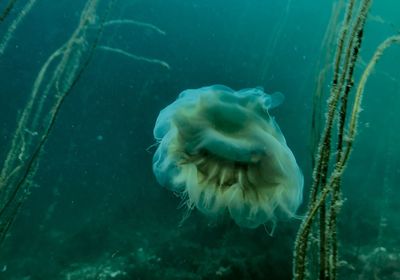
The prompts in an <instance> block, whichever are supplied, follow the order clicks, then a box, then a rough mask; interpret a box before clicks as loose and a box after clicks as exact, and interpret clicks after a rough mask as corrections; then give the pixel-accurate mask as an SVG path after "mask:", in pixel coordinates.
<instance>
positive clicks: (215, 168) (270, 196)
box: [153, 85, 303, 228]
mask: <svg viewBox="0 0 400 280" xmlns="http://www.w3.org/2000/svg"><path fill="white" fill-rule="evenodd" d="M282 101H283V95H282V94H281V93H275V94H272V95H269V94H267V93H265V92H264V91H263V90H262V89H261V88H249V89H243V90H240V91H234V90H232V89H231V88H228V87H226V86H222V85H213V86H209V87H203V88H199V89H189V90H185V91H183V92H182V93H181V94H180V95H179V97H178V98H177V100H176V101H175V102H173V103H172V104H170V105H168V106H167V107H166V108H164V109H163V110H162V111H161V112H160V114H159V116H158V118H157V121H156V124H155V128H154V137H155V139H156V140H157V142H158V143H159V145H158V147H157V150H156V152H155V154H154V158H153V171H154V174H155V176H156V179H157V181H158V182H159V183H160V184H161V185H163V186H165V187H167V188H168V189H170V190H172V191H174V192H176V193H178V194H180V195H181V197H182V198H183V199H185V202H186V203H187V205H188V207H190V208H193V207H196V208H197V209H199V210H200V211H201V212H203V213H205V214H207V215H212V216H216V215H220V214H223V213H225V212H229V214H230V216H231V217H232V219H233V220H234V221H235V222H236V223H237V224H238V225H239V226H242V227H248V228H255V227H257V226H259V225H261V224H265V223H266V222H269V221H272V222H275V221H276V220H277V219H278V218H281V217H293V216H295V212H296V210H297V208H298V207H299V205H300V203H301V200H302V189H303V175H302V173H301V171H300V168H299V167H298V165H297V163H296V160H295V157H294V156H293V153H292V152H291V150H290V149H289V147H288V146H287V144H286V140H285V137H284V136H283V134H282V132H281V130H280V129H279V126H278V125H277V124H276V122H275V120H274V118H273V117H271V116H270V114H269V111H268V110H269V109H271V108H273V107H277V106H279V104H280V103H282Z"/></svg>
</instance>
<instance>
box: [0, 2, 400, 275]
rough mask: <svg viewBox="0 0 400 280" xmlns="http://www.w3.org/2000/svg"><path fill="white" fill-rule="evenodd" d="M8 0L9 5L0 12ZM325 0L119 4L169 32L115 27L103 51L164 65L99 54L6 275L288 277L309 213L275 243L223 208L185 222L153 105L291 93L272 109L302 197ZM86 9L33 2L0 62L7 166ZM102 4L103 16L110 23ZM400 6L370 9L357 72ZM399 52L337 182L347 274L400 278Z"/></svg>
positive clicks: (12, 240)
mask: <svg viewBox="0 0 400 280" xmlns="http://www.w3.org/2000/svg"><path fill="white" fill-rule="evenodd" d="M7 2H8V1H4V0H3V1H0V11H3V10H4V8H5V7H6V4H7ZM25 2H26V1H24V0H17V1H16V2H15V7H14V8H13V10H12V11H11V12H10V15H9V16H8V17H7V18H6V19H5V20H4V21H3V22H0V38H1V37H2V36H4V34H6V32H7V28H8V26H9V25H10V24H11V22H12V20H13V19H14V18H15V17H16V16H17V14H18V10H19V9H21V8H22V7H23V5H24V4H25ZM327 2H328V1H310V0H308V1H299V0H282V1H281V0H249V1H239V0H234V1H223V0H214V1H212V0H189V1H183V0H137V1H131V0H117V1H116V3H115V5H114V7H113V8H112V10H111V11H110V15H109V19H129V20H135V21H141V22H146V23H151V24H153V25H155V26H157V27H158V28H160V29H161V30H163V31H165V34H164V35H163V34H161V33H158V32H157V31H155V30H154V29H151V28H145V27H143V26H132V25H129V24H127V25H110V26H108V27H106V28H104V31H103V34H102V35H101V38H100V41H99V46H108V47H113V48H118V49H122V50H124V51H126V52H129V53H131V54H135V55H137V56H145V57H149V58H154V59H158V60H162V61H165V62H167V63H168V65H169V66H170V68H169V69H167V68H166V67H163V66H162V65H160V64H157V63H148V62H146V61H143V60H142V61H140V60H134V59H130V58H128V57H126V56H124V55H121V54H118V53H111V52H108V51H106V50H104V49H100V48H99V49H97V50H95V51H94V53H93V57H92V60H91V61H90V63H89V65H88V66H87V68H86V69H85V71H84V72H83V74H82V76H81V77H80V79H79V81H78V83H77V84H76V85H75V86H74V88H73V90H72V91H71V93H70V95H69V96H68V97H67V99H66V100H65V102H64V104H63V106H62V108H61V111H60V114H59V115H58V118H57V121H56V124H55V127H54V129H53V130H52V132H51V134H50V136H49V138H48V141H47V143H46V145H45V147H44V152H43V154H42V156H41V159H40V163H39V166H38V170H37V174H36V176H35V177H34V179H33V181H34V184H33V186H32V187H31V188H30V194H29V197H28V198H27V200H26V201H25V203H24V205H23V207H22V208H21V210H20V212H19V214H18V216H17V219H16V220H15V222H14V224H13V226H12V228H11V230H10V232H9V234H8V235H7V236H6V239H5V240H4V242H3V244H2V246H1V247H0V279H10V280H14V279H15V280H16V279H18V280H22V279H24V280H39V279H46V280H47V279H69V280H74V279H117V280H122V279H291V277H292V255H293V244H294V240H295V237H296V232H297V229H298V227H299V225H300V220H299V219H291V220H284V221H279V222H278V224H277V227H276V229H275V231H274V233H273V235H272V236H270V234H269V233H270V230H271V228H272V225H270V224H266V225H265V227H262V226H261V227H259V228H257V229H243V228H239V227H238V226H237V225H236V224H235V223H234V222H233V221H231V219H230V218H229V217H225V216H224V217H220V218H218V219H210V218H208V217H206V216H204V215H203V214H201V213H199V212H197V211H196V210H193V211H192V212H191V213H190V216H189V217H186V215H187V210H186V209H185V207H184V206H182V205H181V199H180V198H179V197H178V196H176V195H174V194H173V193H171V192H170V191H168V190H167V189H165V188H163V187H161V186H159V185H158V183H157V182H156V179H155V178H154V175H153V172H152V157H153V154H154V151H155V148H154V146H153V144H154V143H155V140H154V138H153V128H154V124H155V120H156V118H157V115H158V114H159V111H160V110H161V109H162V108H164V107H165V106H166V105H168V104H170V103H171V102H172V101H174V100H175V99H176V97H177V96H178V94H179V93H180V92H181V91H183V90H185V89H188V88H199V87H202V86H208V85H212V84H224V85H227V86H230V87H231V88H233V89H236V90H239V89H242V88H248V87H257V86H260V87H263V88H264V90H265V91H266V92H268V93H273V92H277V91H279V92H282V93H283V94H284V96H285V100H284V103H283V104H282V105H281V106H280V107H279V108H276V109H274V110H273V115H274V116H275V119H276V121H277V123H279V126H280V128H281V130H282V132H283V134H284V135H285V138H286V141H287V143H288V146H289V147H290V148H291V150H292V151H293V154H294V155H295V157H296V160H297V162H298V164H299V166H300V168H301V169H302V172H303V174H304V179H305V184H304V200H305V201H307V199H308V196H309V190H310V184H311V173H312V170H311V150H312V147H311V118H312V116H311V115H312V108H313V103H312V100H313V93H314V91H315V88H316V80H317V76H318V73H319V71H320V70H321V68H322V67H323V66H325V65H324V58H325V56H326V55H327V54H329V53H333V52H334V48H335V46H333V47H332V48H331V49H328V48H322V47H321V46H322V43H323V39H324V35H325V32H326V29H327V25H328V21H329V18H330V15H331V11H332V3H331V2H329V3H327ZM339 2H340V1H334V2H333V3H339ZM85 3H86V1H85V0H72V1H71V0H69V1H68V0H58V1H52V0H38V1H37V3H36V5H35V6H34V7H33V8H32V10H31V12H30V13H29V14H28V15H27V16H26V18H25V19H24V20H23V21H22V22H21V24H20V25H19V26H18V28H17V29H16V30H15V33H14V34H13V36H12V38H11V40H10V42H9V45H8V47H7V49H6V50H5V52H4V54H2V55H0V160H1V162H2V163H3V160H4V159H5V157H6V155H7V152H8V149H9V147H10V143H11V141H12V137H13V135H14V131H15V129H16V120H17V119H18V117H19V116H20V114H21V111H22V110H23V108H24V106H25V105H26V103H27V102H28V100H29V94H30V92H31V90H32V85H33V83H34V81H35V78H36V76H37V75H38V73H39V70H40V68H41V67H42V65H43V63H44V62H45V61H46V59H47V58H48V57H49V56H50V55H51V54H52V53H53V52H54V51H55V50H56V49H57V48H59V47H60V46H61V45H62V44H63V43H64V42H65V41H66V40H67V39H68V38H69V37H70V36H71V33H72V32H73V31H74V29H75V28H76V26H77V24H78V21H79V16H80V13H81V10H82V8H83V7H84V5H85ZM106 3H107V0H102V3H101V5H100V6H99V16H98V17H97V18H94V19H93V21H95V22H96V21H100V20H101V15H102V14H103V13H104V11H105V10H106V7H105V5H106ZM399 10H400V2H398V1H397V0H386V1H375V2H374V3H373V5H372V8H371V12H370V15H369V17H368V20H367V24H366V28H365V34H364V41H363V47H362V49H361V59H360V60H359V61H358V63H357V66H356V74H355V78H356V81H357V79H358V78H359V77H360V75H361V73H362V70H363V69H364V68H365V66H366V63H368V61H369V59H370V58H371V56H372V54H373V52H374V50H375V49H376V47H377V46H378V45H379V44H380V43H381V42H382V41H383V40H384V39H385V38H387V37H388V36H390V35H393V34H396V33H398V32H399V31H400V17H399V16H398V11H399ZM341 17H342V15H341ZM341 17H340V19H341ZM339 22H340V20H339ZM339 25H340V24H339ZM339 29H340V28H339V26H337V27H336V28H335V29H334V30H335V31H334V33H336V34H338V33H339ZM88 36H89V39H93V37H94V36H95V34H91V33H90V34H89V35H88ZM399 61H400V47H399V46H398V45H397V46H393V47H392V48H390V49H389V50H388V51H387V52H386V53H385V54H384V56H383V57H382V59H381V60H380V61H379V63H378V65H377V67H376V69H375V70H374V72H373V74H372V75H371V77H370V79H369V81H368V83H367V86H366V90H365V95H364V100H363V105H362V108H363V112H362V113H361V116H360V125H359V129H358V134H357V139H356V142H355V146H354V151H353V153H352V155H351V159H350V162H349V165H348V168H347V170H346V173H345V176H344V179H343V197H344V204H343V206H342V211H341V213H340V217H339V222H338V223H339V246H340V267H339V279H382V280H383V279H400V238H399V236H400V215H399V213H400V188H399V185H400V184H399V182H400V167H399V166H400V145H399V143H400V119H399V117H398V112H399V111H398V108H399V107H400V72H399V70H398V69H399V67H398V62H399ZM329 86H330V76H329V75H328V78H327V81H326V83H325V88H326V91H328V90H329ZM323 102H325V100H324V101H323ZM305 207H306V203H303V205H302V206H301V207H300V209H299V215H301V214H302V213H304V211H305ZM374 277H375V278H374Z"/></svg>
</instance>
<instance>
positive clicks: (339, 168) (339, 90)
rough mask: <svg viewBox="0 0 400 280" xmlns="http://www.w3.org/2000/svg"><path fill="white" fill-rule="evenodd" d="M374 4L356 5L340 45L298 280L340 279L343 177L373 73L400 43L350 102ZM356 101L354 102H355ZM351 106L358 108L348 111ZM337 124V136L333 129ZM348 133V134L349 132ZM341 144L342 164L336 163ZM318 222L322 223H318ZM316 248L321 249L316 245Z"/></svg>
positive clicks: (299, 244) (299, 241) (297, 259)
mask: <svg viewBox="0 0 400 280" xmlns="http://www.w3.org/2000/svg"><path fill="white" fill-rule="evenodd" d="M371 2H372V1H371V0H361V3H360V5H359V7H360V8H359V9H358V10H357V11H356V10H355V6H356V0H350V1H349V3H348V6H347V10H346V14H345V20H344V22H343V26H342V31H341V34H340V37H339V40H338V45H337V49H336V57H335V61H334V69H333V81H332V87H331V91H330V96H329V99H328V106H327V112H326V121H325V128H324V131H323V133H322V136H321V138H320V141H319V145H318V150H317V151H316V155H315V166H314V170H313V177H312V179H313V184H312V188H311V195H310V201H309V204H308V209H307V212H306V214H305V218H304V220H303V222H302V224H301V226H300V229H299V231H298V235H297V238H296V242H295V248H294V264H293V279H295V280H303V279H310V278H311V279H324V280H335V279H337V264H338V246H337V230H336V227H337V214H338V212H339V210H340V206H341V204H342V200H341V193H340V185H341V178H342V175H343V172H344V170H345V168H346V164H347V161H348V159H349V156H350V153H351V151H352V147H353V143H354V139H355V136H356V134H357V123H358V115H359V112H360V108H361V100H362V95H363V93H364V88H365V85H366V82H367V79H368V77H369V75H370V74H371V71H372V70H373V68H374V66H375V64H376V62H377V61H378V60H379V58H380V57H381V56H382V54H383V52H384V51H385V50H386V49H387V48H388V47H389V46H391V45H392V44H394V43H399V42H400V35H397V36H393V37H390V38H388V39H387V40H385V41H384V42H383V43H382V44H381V45H380V46H379V47H378V48H377V50H376V51H375V54H374V55H373V57H372V59H371V60H370V62H369V64H368V65H367V67H366V69H365V70H364V72H363V74H362V76H361V79H360V80H359V82H358V84H357V89H356V92H355V94H354V96H353V97H350V93H351V90H352V88H353V85H354V81H353V77H354V68H355V65H356V61H357V58H358V57H359V52H360V48H361V44H362V40H363V35H364V26H365V21H366V17H367V15H368V12H369V8H370V6H371ZM349 98H352V102H349ZM348 103H350V104H353V107H352V108H348ZM336 121H337V122H338V123H337V126H338V128H337V132H336V134H335V135H333V127H334V125H335V122H336ZM346 131H347V132H346ZM335 139H336V147H335V148H336V151H335V152H336V158H335V159H332V153H333V148H334V144H333V143H332V142H333V141H335ZM317 216H318V218H319V219H317ZM315 240H316V241H317V245H316V246H317V247H318V253H319V254H318V259H317V260H314V259H313V263H316V264H317V265H318V267H317V270H318V276H317V275H311V272H310V269H309V268H310V267H311V264H310V262H309V260H310V259H312V256H310V255H311V254H310V252H309V251H310V248H309V247H310V244H312V243H311V242H312V241H313V242H314V241H315ZM314 246H315V245H314Z"/></svg>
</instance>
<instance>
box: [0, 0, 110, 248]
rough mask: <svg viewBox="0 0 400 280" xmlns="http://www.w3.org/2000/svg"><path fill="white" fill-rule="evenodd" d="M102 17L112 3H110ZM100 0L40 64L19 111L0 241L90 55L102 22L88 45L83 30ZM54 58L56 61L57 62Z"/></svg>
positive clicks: (0, 208)
mask: <svg viewBox="0 0 400 280" xmlns="http://www.w3.org/2000/svg"><path fill="white" fill-rule="evenodd" d="M109 3H110V4H109V5H108V8H107V11H106V13H105V14H104V16H103V20H102V22H104V21H105V17H107V15H108V13H109V10H110V8H111V6H112V4H113V3H114V1H110V2H109ZM98 4H99V0H89V1H87V3H86V5H85V7H84V9H83V11H82V13H81V17H80V21H79V25H78V27H77V28H76V29H75V31H74V33H73V34H72V36H71V37H70V39H69V40H68V41H67V42H66V43H65V44H64V45H63V46H62V47H61V48H59V49H58V50H56V51H55V52H54V53H53V54H52V55H51V56H50V57H49V58H48V59H47V61H46V62H45V64H44V65H43V66H42V68H41V70H40V71H39V74H38V76H37V78H36V80H35V83H34V85H33V88H32V92H31V94H30V97H29V100H28V104H27V105H26V107H25V109H24V110H23V111H22V113H21V115H20V117H19V120H18V124H17V129H16V131H15V134H14V138H13V140H12V143H11V146H10V149H9V151H8V153H7V156H6V159H5V161H4V164H3V167H2V169H1V173H0V243H1V242H2V241H3V240H4V238H5V236H6V234H7V232H8V230H9V229H10V226H11V224H12V223H13V221H14V220H15V217H16V215H17V214H18V211H19V209H20V207H21V205H22V204H23V202H24V201H25V199H26V197H27V195H28V194H29V188H30V186H31V185H32V178H33V176H34V175H35V173H36V171H37V168H38V164H39V158H40V156H41V152H42V150H43V147H44V145H45V143H46V142H47V139H48V137H49V135H50V133H51V131H52V129H53V128H54V124H55V122H56V119H57V116H58V114H59V112H60V109H61V107H62V104H63V103H64V100H65V98H66V97H67V96H68V94H69V93H70V92H71V90H72V88H73V87H74V85H75V84H76V83H77V81H78V79H79V77H80V76H81V75H82V73H83V71H84V70H85V68H86V67H87V65H88V63H89V62H90V60H91V58H92V53H93V51H94V49H95V47H96V45H97V43H98V41H99V38H100V35H101V32H102V25H101V24H100V25H97V33H96V36H95V38H94V40H93V41H92V43H90V44H89V43H88V40H87V32H88V30H89V27H93V25H94V19H95V18H96V11H97V7H98ZM57 59H58V62H57V63H55V62H56V60H57Z"/></svg>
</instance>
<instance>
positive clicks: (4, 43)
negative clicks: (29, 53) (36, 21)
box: [0, 0, 37, 56]
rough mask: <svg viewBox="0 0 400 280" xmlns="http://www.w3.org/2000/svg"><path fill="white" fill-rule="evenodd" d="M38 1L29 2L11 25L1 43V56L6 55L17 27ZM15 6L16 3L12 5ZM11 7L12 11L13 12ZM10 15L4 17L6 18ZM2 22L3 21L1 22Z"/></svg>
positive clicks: (30, 0)
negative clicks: (5, 52)
mask: <svg viewBox="0 0 400 280" xmlns="http://www.w3.org/2000/svg"><path fill="white" fill-rule="evenodd" d="M36 1H37V0H29V1H28V2H27V3H26V4H25V6H24V7H23V8H22V10H21V11H20V12H19V14H18V16H17V17H16V18H15V19H14V21H13V22H12V23H11V25H10V26H9V27H8V29H7V31H6V33H5V34H4V36H3V38H2V40H1V42H0V56H1V55H2V54H3V53H4V51H5V49H6V48H7V46H8V43H9V42H10V40H11V38H12V35H13V34H14V32H15V30H16V29H17V27H18V26H19V25H20V23H21V22H22V21H23V19H24V18H25V16H26V15H27V14H28V13H29V12H30V11H31V10H32V8H33V6H34V5H35V4H36ZM12 4H14V3H12ZM11 8H12V7H10V11H11ZM5 12H6V11H5ZM7 15H8V13H7V14H6V15H5V16H4V18H5V17H6V16H7ZM0 22H1V20H0Z"/></svg>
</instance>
